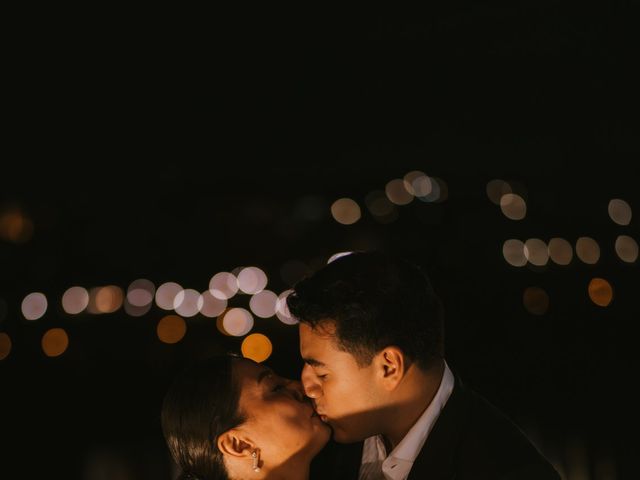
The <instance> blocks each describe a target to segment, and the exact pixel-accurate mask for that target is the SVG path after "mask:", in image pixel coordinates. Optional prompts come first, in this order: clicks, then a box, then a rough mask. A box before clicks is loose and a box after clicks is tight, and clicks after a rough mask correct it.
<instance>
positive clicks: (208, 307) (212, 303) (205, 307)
mask: <svg viewBox="0 0 640 480" xmlns="http://www.w3.org/2000/svg"><path fill="white" fill-rule="evenodd" d="M225 308H227V301H226V300H223V299H220V298H216V297H214V296H213V295H211V292H210V291H209V290H206V291H204V292H202V308H200V313H202V315H204V316H205V317H209V318H213V317H217V316H218V315H220V314H221V313H222V312H224V309H225Z"/></svg>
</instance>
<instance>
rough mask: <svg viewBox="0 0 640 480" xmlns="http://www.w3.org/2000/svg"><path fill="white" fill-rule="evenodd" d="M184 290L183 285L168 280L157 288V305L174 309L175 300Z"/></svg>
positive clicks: (165, 308) (164, 308)
mask: <svg viewBox="0 0 640 480" xmlns="http://www.w3.org/2000/svg"><path fill="white" fill-rule="evenodd" d="M181 291H182V286H180V285H178V284H177V283H175V282H166V283H163V284H162V285H160V286H159V287H158V290H156V305H158V307H160V308H161V309H163V310H173V301H174V300H175V299H176V295H178V293H180V292H181Z"/></svg>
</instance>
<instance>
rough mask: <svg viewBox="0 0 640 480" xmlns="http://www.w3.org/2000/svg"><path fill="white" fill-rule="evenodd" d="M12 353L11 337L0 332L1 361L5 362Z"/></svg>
mask: <svg viewBox="0 0 640 480" xmlns="http://www.w3.org/2000/svg"><path fill="white" fill-rule="evenodd" d="M9 353H11V337H9V335H7V334H6V333H4V332H0V360H4V359H5V358H7V357H8V356H9Z"/></svg>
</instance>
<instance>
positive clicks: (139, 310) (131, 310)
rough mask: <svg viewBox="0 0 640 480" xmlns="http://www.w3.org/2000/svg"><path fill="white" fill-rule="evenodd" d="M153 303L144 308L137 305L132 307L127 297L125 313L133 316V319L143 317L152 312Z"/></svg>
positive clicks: (125, 299)
mask: <svg viewBox="0 0 640 480" xmlns="http://www.w3.org/2000/svg"><path fill="white" fill-rule="evenodd" d="M151 305H152V304H151V303H148V304H146V305H144V306H143V307H138V306H136V305H131V304H130V303H129V300H128V299H127V297H125V298H124V311H125V312H126V314H127V315H131V316H132V317H142V316H143V315H146V314H147V313H149V310H151Z"/></svg>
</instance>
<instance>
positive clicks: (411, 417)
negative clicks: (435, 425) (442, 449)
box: [382, 360, 445, 455]
mask: <svg viewBox="0 0 640 480" xmlns="http://www.w3.org/2000/svg"><path fill="white" fill-rule="evenodd" d="M444 365H445V364H444V360H441V361H439V362H438V363H437V364H434V365H433V366H432V367H431V368H429V369H428V370H422V369H420V368H419V367H418V366H417V365H412V366H411V367H410V369H409V370H408V371H407V378H406V382H405V384H404V385H403V390H402V391H401V392H399V393H400V396H401V399H400V401H399V403H398V404H397V406H396V408H395V409H394V410H393V415H390V416H389V417H388V418H387V419H388V421H387V422H385V423H386V425H387V428H386V429H385V431H384V432H382V437H383V439H384V444H385V448H386V450H387V455H388V454H389V453H391V451H392V450H393V449H394V448H395V447H396V446H397V445H398V444H399V443H400V442H401V441H402V439H403V438H404V437H405V435H406V434H407V433H408V432H409V430H411V427H413V425H414V424H415V423H416V422H417V421H418V419H419V418H420V416H421V415H422V414H423V413H424V411H425V410H426V409H427V407H429V405H430V404H431V402H432V400H433V398H434V397H435V396H436V393H437V392H438V388H440V383H441V382H442V376H443V374H444Z"/></svg>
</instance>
